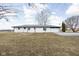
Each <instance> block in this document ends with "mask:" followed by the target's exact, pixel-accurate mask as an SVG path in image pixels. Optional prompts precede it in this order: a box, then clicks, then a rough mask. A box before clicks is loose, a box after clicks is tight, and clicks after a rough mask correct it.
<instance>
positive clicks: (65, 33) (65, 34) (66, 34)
mask: <svg viewBox="0 0 79 59" xmlns="http://www.w3.org/2000/svg"><path fill="white" fill-rule="evenodd" d="M55 34H57V35H61V36H79V33H78V32H77V33H73V32H72V33H67V32H55Z"/></svg>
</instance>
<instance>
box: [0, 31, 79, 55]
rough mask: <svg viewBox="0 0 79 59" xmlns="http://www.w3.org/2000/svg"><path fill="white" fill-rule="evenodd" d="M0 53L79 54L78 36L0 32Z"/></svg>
mask: <svg viewBox="0 0 79 59" xmlns="http://www.w3.org/2000/svg"><path fill="white" fill-rule="evenodd" d="M0 55H8V56H10V55H12V56H22V55H23V56H28V55H29V56H56V55H58V56H61V55H63V56H64V55H65V56H66V55H74V56H75V55H78V56H79V37H76V36H75V37H73V36H71V37H67V36H66V37H65V36H58V35H56V34H53V33H11V32H9V33H0Z"/></svg>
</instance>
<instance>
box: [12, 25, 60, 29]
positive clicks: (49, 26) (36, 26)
mask: <svg viewBox="0 0 79 59" xmlns="http://www.w3.org/2000/svg"><path fill="white" fill-rule="evenodd" d="M12 27H13V28H18V27H19V28H23V27H27V28H29V27H30V28H43V27H45V28H60V26H52V25H46V26H42V25H19V26H12Z"/></svg>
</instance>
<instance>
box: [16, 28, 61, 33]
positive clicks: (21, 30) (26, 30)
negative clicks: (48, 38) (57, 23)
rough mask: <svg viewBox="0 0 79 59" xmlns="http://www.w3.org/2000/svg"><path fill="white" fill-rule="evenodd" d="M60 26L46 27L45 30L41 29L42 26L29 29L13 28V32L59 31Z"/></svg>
mask: <svg viewBox="0 0 79 59" xmlns="http://www.w3.org/2000/svg"><path fill="white" fill-rule="evenodd" d="M59 31H60V28H46V31H45V30H43V28H36V29H34V28H30V30H28V28H25V29H24V28H20V29H18V28H15V29H14V32H59Z"/></svg>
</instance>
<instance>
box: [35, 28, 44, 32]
mask: <svg viewBox="0 0 79 59" xmlns="http://www.w3.org/2000/svg"><path fill="white" fill-rule="evenodd" d="M36 32H45V31H44V30H43V28H36Z"/></svg>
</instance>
